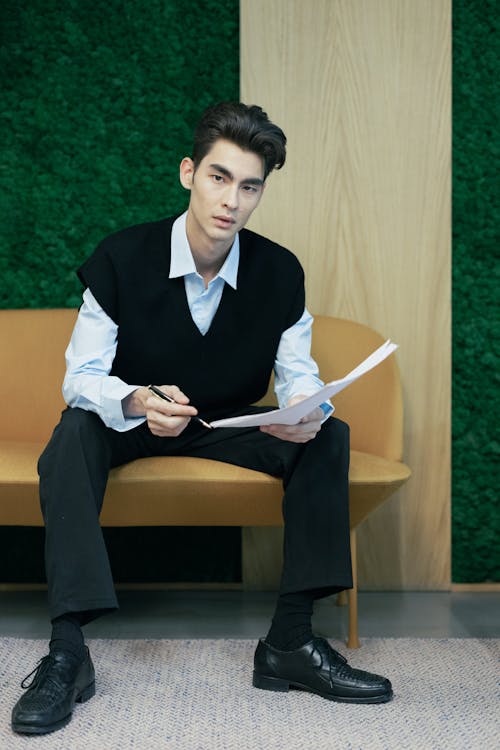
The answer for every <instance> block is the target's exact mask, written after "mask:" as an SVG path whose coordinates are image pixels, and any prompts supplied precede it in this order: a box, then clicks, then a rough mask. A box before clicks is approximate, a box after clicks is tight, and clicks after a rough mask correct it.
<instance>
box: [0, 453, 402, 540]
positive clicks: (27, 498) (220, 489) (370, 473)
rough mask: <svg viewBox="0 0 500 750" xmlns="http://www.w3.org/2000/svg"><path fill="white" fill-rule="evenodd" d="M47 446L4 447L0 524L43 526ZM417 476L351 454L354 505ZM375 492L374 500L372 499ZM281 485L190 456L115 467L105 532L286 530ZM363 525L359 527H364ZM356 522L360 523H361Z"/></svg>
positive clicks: (395, 465)
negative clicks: (40, 466) (41, 482)
mask: <svg viewBox="0 0 500 750" xmlns="http://www.w3.org/2000/svg"><path fill="white" fill-rule="evenodd" d="M43 448H44V444H43V443H24V442H7V441H0V498H1V499H0V524H6V525H35V526H37V525H40V524H41V523H42V517H41V513H40V508H39V500H38V475H37V470H36V466H37V461H38V457H39V456H40V454H41V452H42V450H43ZM409 475H410V470H409V469H408V467H407V466H405V464H403V463H401V462H399V461H389V460H387V459H384V458H381V457H379V456H373V455H370V454H367V453H361V452H359V451H351V468H350V474H349V482H350V487H351V516H353V518H352V519H351V522H352V521H353V520H355V519H357V518H358V515H357V514H356V513H354V515H353V511H354V510H355V509H353V507H352V505H353V498H357V499H356V503H359V502H361V500H362V498H363V497H364V496H365V497H366V496H369V497H370V498H371V500H370V503H371V505H370V507H373V503H374V504H375V505H378V504H379V503H380V502H382V501H383V499H385V497H386V495H387V494H389V493H390V492H392V491H394V489H395V487H397V486H399V485H400V484H402V483H403V482H404V481H406V479H407V478H408V477H409ZM367 493H368V494H367ZM281 497H282V487H281V481H280V480H279V479H276V478H274V477H271V476H269V475H268V474H263V473H261V472H258V471H253V470H251V469H244V468H242V467H240V466H234V465H232V464H226V463H222V462H220V461H212V460H210V459H204V458H191V457H183V456H169V457H152V458H143V459H138V460H137V461H132V462H131V463H129V464H125V465H124V466H119V467H117V468H115V469H112V470H111V472H110V477H109V482H108V488H107V491H106V497H105V501H104V506H103V512H102V516H101V521H102V524H103V525H105V526H129V525H130V526H136V525H137V526H150V525H152V526H155V525H197V526H198V525H199V526H205V525H210V526H218V525H224V526H225V525H230V526H232V525H235V526H260V525H264V526H266V525H269V526H273V525H279V524H281V522H282V518H281ZM357 522H358V521H357ZM357 522H356V525H357Z"/></svg>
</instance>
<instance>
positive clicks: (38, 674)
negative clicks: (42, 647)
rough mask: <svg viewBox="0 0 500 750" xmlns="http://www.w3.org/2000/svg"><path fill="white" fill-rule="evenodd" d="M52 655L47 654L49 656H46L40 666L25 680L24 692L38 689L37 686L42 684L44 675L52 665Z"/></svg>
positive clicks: (39, 663) (22, 684) (41, 660)
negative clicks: (32, 688)
mask: <svg viewBox="0 0 500 750" xmlns="http://www.w3.org/2000/svg"><path fill="white" fill-rule="evenodd" d="M49 662H50V654H47V656H44V657H43V658H42V659H40V661H39V662H38V664H37V665H36V667H35V669H33V670H32V671H31V672H30V673H29V674H28V675H26V677H25V678H24V680H23V681H22V682H21V687H22V689H23V690H28V689H29V688H31V687H36V686H37V684H38V683H39V682H40V680H41V679H42V677H43V676H44V674H45V673H46V672H47V670H48V668H49V666H50V664H49ZM32 675H33V679H32V680H31V682H28V680H29V678H30V677H31V676H32Z"/></svg>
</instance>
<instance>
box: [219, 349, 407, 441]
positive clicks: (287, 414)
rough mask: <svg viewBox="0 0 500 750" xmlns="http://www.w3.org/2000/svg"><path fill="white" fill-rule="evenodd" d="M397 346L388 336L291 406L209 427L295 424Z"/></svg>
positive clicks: (222, 420) (232, 419) (370, 368)
mask: <svg viewBox="0 0 500 750" xmlns="http://www.w3.org/2000/svg"><path fill="white" fill-rule="evenodd" d="M397 348H398V345H397V344H394V343H393V342H392V341H391V340H390V339H387V341H386V342H385V343H384V344H382V346H379V348H378V349H375V351H374V352H372V353H371V354H370V355H369V356H368V357H367V358H366V359H365V360H363V362H361V364H359V365H358V366H357V367H355V368H354V370H351V372H349V373H348V374H347V375H346V376H345V377H343V378H341V379H340V380H332V382H331V383H327V384H326V385H324V386H323V388H321V390H319V391H317V392H316V393H314V394H313V395H312V396H309V398H305V399H304V400H303V401H300V402H299V403H298V404H294V406H287V407H286V408H284V409H273V411H268V412H264V414H247V415H246V416H244V417H229V418H228V419H216V420H215V421H214V422H211V423H210V424H211V425H212V427H259V426H260V425H264V424H288V425H290V424H297V423H298V422H300V420H301V419H302V417H305V416H306V414H309V413H310V412H311V411H312V410H313V409H315V408H316V406H319V405H320V404H323V403H324V402H325V401H327V400H328V399H329V398H332V396H335V394H336V393H339V392H340V391H342V390H343V389H344V388H346V387H347V386H348V385H351V383H354V381H355V380H357V379H358V378H359V377H361V375H364V374H365V373H366V372H369V371H370V370H372V369H373V368H374V367H376V366H377V365H378V364H380V362H383V360H384V359H386V357H388V356H389V355H390V354H392V353H393V352H394V351H395V350H396V349H397Z"/></svg>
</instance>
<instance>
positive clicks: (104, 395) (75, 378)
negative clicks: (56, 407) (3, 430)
mask: <svg viewBox="0 0 500 750" xmlns="http://www.w3.org/2000/svg"><path fill="white" fill-rule="evenodd" d="M186 216H187V212H186V213H184V214H183V215H182V216H180V217H179V218H178V219H176V221H175V222H174V225H173V227H172V242H171V246H172V253H171V261H170V273H169V277H170V278H178V277H180V276H183V277H184V285H185V289H186V296H187V300H188V304H189V309H190V312H191V315H192V317H193V320H194V322H195V323H196V325H197V327H198V329H199V330H200V332H201V333H202V334H203V335H204V334H205V333H206V332H207V331H208V329H209V328H210V324H211V322H212V320H213V317H214V315H215V313H216V312H217V308H218V306H219V303H220V300H221V296H222V291H223V289H224V284H230V286H232V287H233V288H234V289H236V288H237V278H238V264H239V257H240V245H239V237H238V235H236V237H235V239H234V242H233V245H232V247H231V250H230V251H229V254H228V256H227V258H226V260H225V262H224V264H223V266H222V268H221V269H220V271H219V273H218V274H217V276H215V278H213V279H211V281H209V283H208V287H207V288H205V282H204V280H203V278H202V277H201V276H200V274H199V273H198V272H197V271H196V266H195V262H194V259H193V256H192V254H191V249H190V247H189V242H188V239H187V235H186ZM312 321H313V319H312V316H311V315H310V314H309V312H308V311H307V309H304V313H303V315H302V317H301V318H300V320H298V321H297V323H295V324H294V325H293V326H291V327H290V328H288V329H287V330H286V331H284V333H283V334H282V336H281V339H280V343H279V347H278V351H277V354H276V361H275V364H274V374H275V392H276V397H277V399H278V403H279V405H280V407H283V406H286V405H287V403H288V402H289V401H290V399H291V398H292V397H293V396H296V395H298V394H304V395H311V394H313V393H315V392H316V391H317V390H318V389H319V388H321V386H322V385H323V381H322V380H320V378H319V374H318V367H317V365H316V362H315V361H314V360H313V359H312V357H311V326H312ZM117 335H118V326H117V325H116V323H115V322H114V321H113V320H112V319H111V318H110V317H109V316H108V315H107V314H106V313H105V312H104V310H103V309H102V307H101V306H100V305H99V304H98V302H97V300H96V299H95V297H94V296H93V294H92V292H91V291H90V289H86V290H85V291H84V293H83V304H82V306H81V308H80V311H79V314H78V318H77V321H76V324H75V328H74V330H73V334H72V336H71V340H70V343H69V346H68V348H67V350H66V376H65V378H64V383H63V396H64V399H65V401H66V403H67V404H68V406H73V407H79V408H80V409H86V410H88V411H94V412H96V413H97V414H98V415H99V416H100V417H101V419H102V420H103V422H104V423H105V424H106V425H107V426H108V427H111V428H113V429H114V430H117V431H119V432H124V431H126V430H130V429H132V428H133V427H136V426H137V425H139V424H141V422H144V420H145V417H125V416H124V415H123V409H122V401H123V399H124V398H126V397H127V396H128V395H130V394H131V393H132V392H133V391H135V390H136V389H137V388H139V387H140V386H141V385H146V384H145V383H140V384H128V383H125V382H124V381H123V380H121V379H120V378H117V377H116V376H110V375H109V373H110V371H111V367H112V365H113V360H114V357H115V354H116V346H117V343H116V342H117ZM157 385H163V384H162V383H158V384H157ZM186 395H188V396H189V394H186ZM195 406H196V404H195ZM322 408H323V411H324V413H325V419H326V417H327V416H329V415H330V414H331V413H332V412H333V407H332V405H331V404H329V403H328V404H323V405H322Z"/></svg>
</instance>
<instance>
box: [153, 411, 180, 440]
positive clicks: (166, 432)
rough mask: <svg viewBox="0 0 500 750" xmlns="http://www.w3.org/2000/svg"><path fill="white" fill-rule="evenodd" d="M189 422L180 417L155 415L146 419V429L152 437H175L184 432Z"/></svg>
mask: <svg viewBox="0 0 500 750" xmlns="http://www.w3.org/2000/svg"><path fill="white" fill-rule="evenodd" d="M189 421H190V420H189V419H185V418H181V417H166V416H163V415H157V416H155V417H151V418H149V419H148V427H149V429H150V430H151V432H152V433H153V435H157V436H160V437H166V436H176V435H179V434H180V433H181V432H182V431H183V430H184V428H185V427H186V426H187V425H188V424H189Z"/></svg>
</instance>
